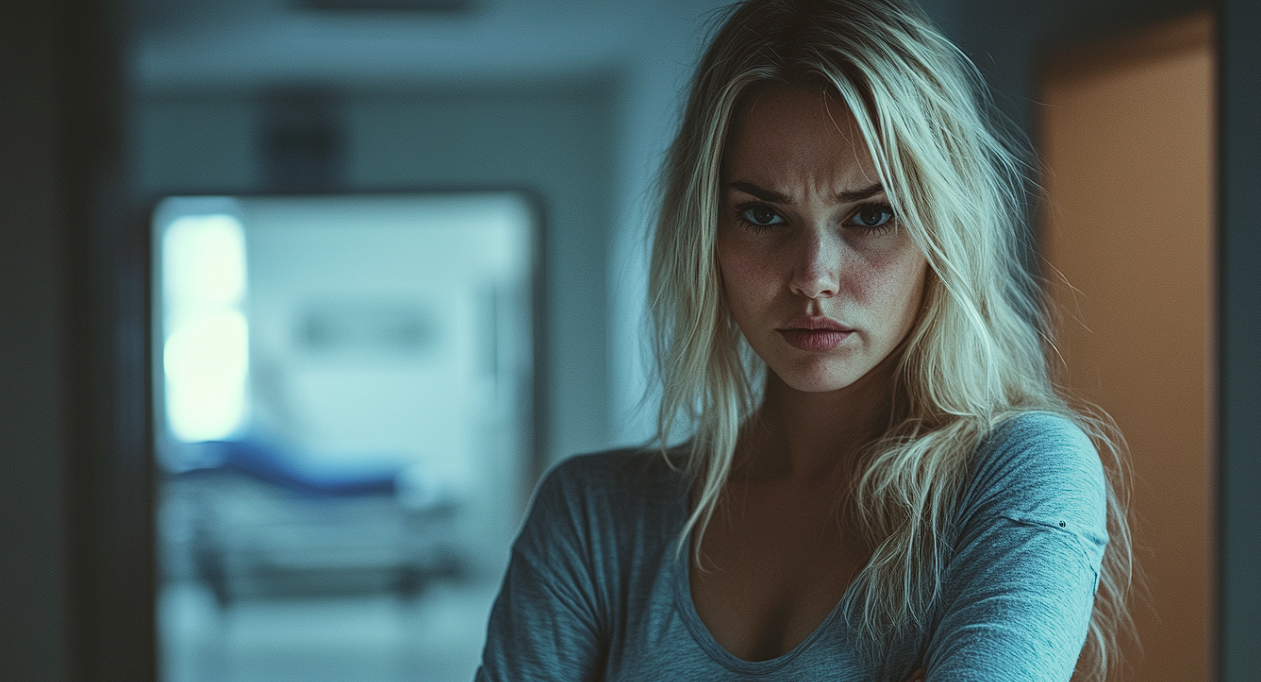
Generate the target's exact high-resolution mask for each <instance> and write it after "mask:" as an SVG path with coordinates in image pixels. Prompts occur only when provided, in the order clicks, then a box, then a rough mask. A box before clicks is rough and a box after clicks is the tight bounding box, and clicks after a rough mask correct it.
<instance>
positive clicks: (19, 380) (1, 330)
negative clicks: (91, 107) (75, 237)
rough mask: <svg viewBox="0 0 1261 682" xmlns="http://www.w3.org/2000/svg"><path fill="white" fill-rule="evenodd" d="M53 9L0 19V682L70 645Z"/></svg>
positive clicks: (42, 668) (27, 9) (63, 657)
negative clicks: (2, 94) (0, 133)
mask: <svg viewBox="0 0 1261 682" xmlns="http://www.w3.org/2000/svg"><path fill="white" fill-rule="evenodd" d="M53 9H54V8H53V7H52V6H51V4H47V3H41V2H38V0H27V1H26V2H18V3H10V4H7V5H5V9H3V10H0V50H3V52H2V53H0V54H2V55H3V58H0V79H2V80H0V92H4V93H5V96H4V97H3V98H0V131H4V132H3V134H2V135H0V230H2V231H3V232H2V234H3V237H2V239H3V244H4V245H3V247H2V248H0V319H3V320H4V322H3V324H0V415H2V416H0V543H2V544H0V642H3V645H0V646H3V653H0V678H4V679H8V680H31V681H32V682H39V681H42V680H62V679H67V676H68V673H69V670H70V662H69V660H68V656H67V654H68V651H69V647H70V638H71V636H70V618H69V612H68V594H67V587H68V585H69V570H70V562H69V557H68V547H67V541H66V540H67V538H66V532H65V529H66V524H65V521H66V518H65V517H66V514H65V510H64V505H63V501H64V499H65V497H66V494H67V490H66V482H65V476H64V459H65V454H66V447H67V437H66V434H65V430H66V428H65V426H66V425H65V415H64V408H63V403H64V401H65V398H66V391H65V390H64V388H63V387H62V383H63V382H64V379H65V374H66V371H67V367H66V363H65V359H64V358H63V356H62V354H61V352H60V349H61V345H62V342H63V339H64V336H65V330H64V318H65V314H66V308H67V305H66V303H65V301H64V297H63V296H62V295H61V293H62V291H61V290H62V287H61V280H62V279H63V278H64V275H65V264H64V262H63V257H62V244H61V236H62V235H61V234H60V231H59V229H58V228H59V222H58V219H59V217H60V216H59V213H60V211H59V207H58V202H59V198H60V196H61V191H60V188H59V187H58V171H59V169H60V164H59V163H58V160H57V158H56V146H55V140H56V135H57V129H56V125H55V121H56V118H57V115H56V114H57V105H56V90H55V82H56V80H55V73H56V59H57V53H56V48H55V46H54V41H53V37H54V36H55V35H56V32H57V23H56V20H55V16H54V11H53ZM10 93H12V94H10ZM19 160H20V162H19Z"/></svg>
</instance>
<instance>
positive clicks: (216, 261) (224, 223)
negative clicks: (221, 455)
mask: <svg viewBox="0 0 1261 682" xmlns="http://www.w3.org/2000/svg"><path fill="white" fill-rule="evenodd" d="M245 273H246V267H245V232H244V230H243V229H242V227H241V223H240V222H239V221H238V220H237V219H236V218H235V217H233V216H230V215H225V214H214V215H196V216H193V215H189V216H182V217H180V218H177V219H176V220H174V221H172V222H171V224H170V225H168V226H167V228H166V229H165V230H164V232H163V234H162V282H163V292H162V293H163V307H164V314H163V320H164V326H165V329H164V336H165V342H164V344H163V353H162V357H163V370H164V374H165V377H166V381H165V391H166V396H165V397H166V415H167V423H168V424H169V425H170V429H171V435H173V436H174V437H175V438H177V439H178V440H181V441H184V442H197V441H207V440H218V439H223V438H227V437H229V436H231V435H233V434H234V433H236V432H238V431H240V430H241V428H242V427H243V426H244V424H245V422H246V420H247V417H248V399H247V392H246V387H247V375H248V369H249V325H248V323H247V322H246V318H245V314H244V310H243V307H244V303H245V295H246V276H245Z"/></svg>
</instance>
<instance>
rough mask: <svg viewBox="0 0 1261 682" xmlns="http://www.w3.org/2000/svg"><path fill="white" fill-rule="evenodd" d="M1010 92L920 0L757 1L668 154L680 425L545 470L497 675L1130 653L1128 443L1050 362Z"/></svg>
mask: <svg viewBox="0 0 1261 682" xmlns="http://www.w3.org/2000/svg"><path fill="white" fill-rule="evenodd" d="M982 93H983V89H982V87H981V85H980V83H979V80H978V78H977V76H976V73H975V70H974V68H973V67H972V66H971V64H970V63H969V62H968V61H967V60H966V58H964V57H963V56H962V55H961V54H960V53H959V51H958V50H957V49H956V48H954V47H953V46H952V45H951V44H950V43H949V42H947V41H946V40H945V39H944V38H943V37H942V36H941V35H940V34H939V33H938V32H937V31H936V30H935V29H934V28H933V27H932V25H931V24H930V22H929V21H927V20H926V19H925V18H924V16H923V15H922V14H921V13H920V12H919V10H918V9H916V8H914V7H913V6H911V5H909V4H906V3H904V2H901V1H898V0H815V1H813V2H810V1H806V0H795V1H794V0H749V1H748V2H744V3H742V4H739V5H737V6H735V7H734V8H732V10H731V11H730V13H729V14H728V15H727V18H726V20H725V22H724V23H723V24H722V26H721V27H720V28H719V30H718V31H717V33H716V34H715V37H714V39H713V41H712V43H711V45H710V46H709V48H708V50H707V51H706V53H705V55H704V57H703V58H702V61H701V63H700V66H699V68H698V69H697V73H696V76H695V79H694V81H693V83H692V87H691V94H690V97H689V99H688V102H687V107H686V110H685V112H684V115H683V120H682V124H681V128H680V131H679V133H678V136H677V138H676V139H675V141H674V144H673V146H672V147H671V150H670V154H669V157H668V159H667V162H666V165H665V169H664V172H663V176H662V201H661V209H660V215H659V219H658V224H657V231H656V236H655V242H654V246H653V254H652V270H651V274H650V296H651V301H650V303H651V309H652V312H653V315H654V321H655V323H656V332H657V337H656V350H657V355H658V360H659V366H660V375H661V381H662V386H663V400H662V406H661V412H660V421H659V425H660V429H659V442H660V443H661V447H660V448H658V449H652V450H645V451H623V452H610V453H601V454H596V455H589V456H585V457H577V458H573V459H570V460H568V461H567V462H565V463H563V464H561V465H559V466H557V467H556V468H555V469H553V470H552V471H551V473H550V474H549V475H548V476H547V477H546V479H545V480H544V481H543V483H542V484H541V485H540V487H539V490H538V491H537V493H536V495H535V499H534V502H533V505H532V509H531V512H530V515H529V517H528V520H527V521H526V523H525V525H524V527H523V529H522V531H521V534H520V536H519V537H518V539H517V541H516V544H515V545H514V548H513V553H512V560H511V564H510V566H509V569H508V573H507V576H506V577H505V579H504V583H503V587H502V590H501V592H500V595H499V598H498V600H497V601H496V604H495V607H494V610H493V612H492V615H491V622H490V631H489V638H488V641H487V644H486V650H485V653H484V657H483V665H482V668H481V670H480V671H479V673H478V678H479V679H485V680H630V679H634V680H726V679H794V680H795V679H800V680H816V679H831V680H855V681H859V680H861V681H875V680H881V681H884V680H888V681H891V682H903V681H904V680H907V679H927V680H928V681H929V682H947V681H950V682H954V681H965V680H966V681H985V682H996V681H1002V680H1011V681H1016V680H1019V681H1020V682H1029V681H1032V680H1048V681H1050V680H1068V679H1069V678H1070V676H1072V675H1073V673H1074V670H1075V669H1076V671H1077V672H1078V674H1079V676H1080V678H1079V679H1093V680H1098V679H1103V678H1104V677H1105V676H1106V674H1107V672H1108V670H1109V669H1110V667H1112V666H1113V665H1114V664H1115V663H1116V649H1117V637H1118V633H1119V632H1122V631H1124V630H1125V626H1126V623H1127V622H1128V616H1127V612H1126V607H1125V594H1126V591H1127V586H1128V580H1129V569H1130V559H1129V550H1130V546H1129V534H1128V531H1127V527H1126V521H1125V509H1124V504H1123V497H1122V496H1121V495H1120V492H1119V482H1118V480H1117V479H1118V476H1119V473H1118V472H1120V471H1121V462H1120V456H1119V449H1118V448H1117V447H1116V446H1115V445H1114V443H1115V442H1116V440H1115V439H1114V438H1110V437H1109V431H1108V430H1107V428H1106V424H1107V422H1106V420H1101V419H1097V418H1093V417H1090V416H1087V415H1084V414H1079V413H1077V412H1075V411H1073V410H1072V409H1070V408H1069V406H1068V405H1067V404H1066V402H1065V401H1064V400H1063V399H1062V398H1061V397H1059V396H1058V395H1057V393H1056V391H1055V389H1054V386H1053V384H1052V381H1051V379H1050V376H1049V370H1048V364H1047V359H1046V358H1047V352H1046V351H1047V350H1048V348H1047V344H1046V343H1045V342H1044V336H1043V335H1042V334H1041V333H1040V331H1039V330H1040V329H1042V328H1043V320H1042V319H1041V317H1040V316H1039V312H1038V311H1039V309H1040V308H1039V306H1038V305H1036V300H1037V299H1036V298H1035V295H1034V289H1033V287H1032V286H1031V285H1030V279H1029V278H1028V276H1027V275H1026V274H1025V273H1024V271H1023V270H1022V269H1021V267H1020V265H1019V263H1018V256H1017V253H1018V249H1019V246H1018V231H1019V227H1020V225H1021V220H1022V218H1023V216H1024V215H1025V211H1024V208H1023V206H1022V205H1021V201H1020V197H1021V195H1022V182H1023V180H1022V175H1021V170H1022V165H1021V164H1020V162H1019V161H1018V160H1017V159H1016V158H1015V157H1014V156H1013V154H1012V153H1011V152H1010V151H1009V147H1008V145H1006V144H1005V143H1004V142H1003V138H1002V137H1001V136H1000V135H998V134H997V133H996V128H995V124H994V123H993V121H992V119H991V118H990V117H989V116H988V115H987V113H986V111H987V110H986V107H985V99H984V97H983V94H982ZM684 425H686V427H687V429H688V433H686V434H685V435H686V436H688V438H687V439H686V442H685V443H684V444H683V445H681V446H677V447H674V448H668V447H666V444H667V443H671V442H674V441H677V440H678V438H679V435H680V434H679V431H680V430H681V429H683V428H684ZM1100 453H1102V454H1103V455H1104V456H1103V457H1101V456H1100Z"/></svg>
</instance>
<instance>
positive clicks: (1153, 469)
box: [1040, 15, 1217, 682]
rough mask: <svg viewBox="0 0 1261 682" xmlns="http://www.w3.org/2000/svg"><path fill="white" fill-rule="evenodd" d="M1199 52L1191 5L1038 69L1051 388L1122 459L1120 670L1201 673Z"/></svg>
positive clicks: (1205, 646) (1208, 614)
mask: <svg viewBox="0 0 1261 682" xmlns="http://www.w3.org/2000/svg"><path fill="white" fill-rule="evenodd" d="M1214 55H1215V48H1214V26H1213V20H1212V18H1211V17H1210V16H1207V15H1199V16H1192V17H1189V18H1184V19H1181V20H1177V21H1173V22H1170V23H1167V24H1163V25H1159V26H1156V27H1152V28H1150V29H1147V30H1145V31H1143V32H1141V33H1139V34H1135V35H1127V36H1123V37H1120V38H1116V39H1113V40H1111V41H1108V42H1106V43H1101V44H1096V45H1092V46H1089V47H1086V48H1082V49H1077V50H1073V51H1071V52H1068V53H1064V54H1059V55H1055V56H1054V57H1052V58H1051V59H1049V60H1048V61H1047V62H1046V64H1045V69H1044V71H1043V73H1042V79H1041V102H1042V105H1043V106H1042V107H1041V121H1040V123H1041V125H1040V153H1041V156H1042V160H1043V162H1044V164H1045V168H1044V175H1043V182H1042V184H1043V187H1044V188H1045V192H1046V196H1045V204H1044V207H1043V208H1044V210H1043V215H1042V224H1041V253H1042V255H1043V256H1044V258H1045V260H1044V262H1043V267H1044V270H1043V276H1044V278H1045V280H1046V281H1047V293H1048V296H1049V299H1050V303H1051V306H1052V310H1053V312H1054V313H1055V314H1056V315H1057V316H1058V319H1057V325H1056V329H1055V332H1056V338H1057V346H1058V350H1059V353H1060V355H1061V356H1062V358H1063V360H1062V366H1061V370H1062V371H1061V373H1060V377H1059V379H1060V381H1061V382H1062V383H1063V384H1064V385H1065V386H1066V387H1068V388H1069V389H1070V390H1071V391H1073V392H1074V393H1075V394H1076V395H1078V396H1080V397H1082V398H1085V399H1086V400H1089V401H1090V402H1093V403H1095V404H1097V405H1099V406H1100V407H1102V408H1103V409H1104V410H1106V411H1107V412H1108V413H1109V414H1111V415H1112V416H1113V418H1114V419H1115V420H1116V422H1117V424H1118V425H1119V426H1120V428H1121V431H1122V433H1123V434H1124V435H1125V437H1126V439H1127V441H1128V444H1129V447H1130V450H1131V457H1132V463H1133V472H1134V478H1133V497H1132V511H1133V516H1132V518H1133V520H1134V521H1136V522H1137V526H1136V530H1137V532H1136V534H1135V549H1136V558H1137V560H1138V561H1139V563H1140V564H1141V566H1142V568H1143V571H1144V573H1145V574H1146V581H1147V585H1148V588H1149V591H1150V600H1149V601H1150V603H1146V601H1147V600H1145V599H1143V598H1139V599H1136V600H1135V601H1134V604H1133V613H1134V617H1135V621H1136V625H1137V628H1138V634H1139V637H1140V640H1141V642H1142V653H1141V654H1140V653H1139V652H1138V651H1128V652H1127V661H1128V663H1129V665H1131V666H1132V668H1133V670H1132V676H1133V678H1134V679H1142V680H1145V681H1149V682H1163V681H1168V682H1186V681H1189V680H1205V681H1207V680H1209V679H1211V678H1212V677H1213V675H1214V668H1213V665H1214V664H1213V651H1214V648H1215V644H1214V641H1215V639H1214V638H1215V633H1214V632H1213V623H1214V622H1215V617H1216V616H1215V613H1214V608H1213V604H1214V603H1215V584H1214V576H1215V570H1216V569H1215V563H1216V562H1215V560H1214V557H1215V553H1216V547H1215V544H1214V535H1215V534H1214V528H1215V527H1216V519H1215V518H1214V512H1213V510H1214V509H1215V508H1216V495H1215V491H1214V480H1215V473H1214V472H1215V470H1216V459H1215V455H1214V452H1215V446H1214V429H1215V425H1216V423H1217V420H1216V416H1215V405H1214V399H1213V396H1214V395H1215V385H1216V378H1215V367H1216V360H1215V357H1214V348H1216V333H1217V332H1216V329H1217V328H1216V321H1215V307H1214V306H1215V304H1214V301H1215V300H1216V291H1215V287H1214V282H1215V267H1214V257H1215V255H1214V254H1215V253H1216V249H1215V243H1216V228H1215V224H1216V223H1215V217H1214V206H1215V205H1216V199H1215V197H1216V186H1215V182H1216V179H1215V177H1214V170H1213V169H1214V168H1215V164H1216V160H1215V158H1216V153H1215V148H1214V140H1215V130H1214V121H1215V112H1214V106H1215V104H1214V103H1215V102H1216V93H1215V57H1214Z"/></svg>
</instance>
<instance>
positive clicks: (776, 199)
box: [728, 182, 793, 204]
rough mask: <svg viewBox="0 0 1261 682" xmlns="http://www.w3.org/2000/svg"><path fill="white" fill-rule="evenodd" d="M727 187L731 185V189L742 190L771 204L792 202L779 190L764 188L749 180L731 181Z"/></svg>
mask: <svg viewBox="0 0 1261 682" xmlns="http://www.w3.org/2000/svg"><path fill="white" fill-rule="evenodd" d="M728 187H731V188H732V189H738V190H740V191H741V192H744V193H745V194H749V195H752V196H755V197H757V198H758V199H761V200H762V201H766V202H769V203H772V204H792V203H793V201H792V199H789V198H788V197H786V196H784V195H783V194H780V193H779V192H776V191H775V190H773V189H766V188H763V187H758V186H757V185H755V184H753V183H751V182H733V183H731V184H730V185H728Z"/></svg>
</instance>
